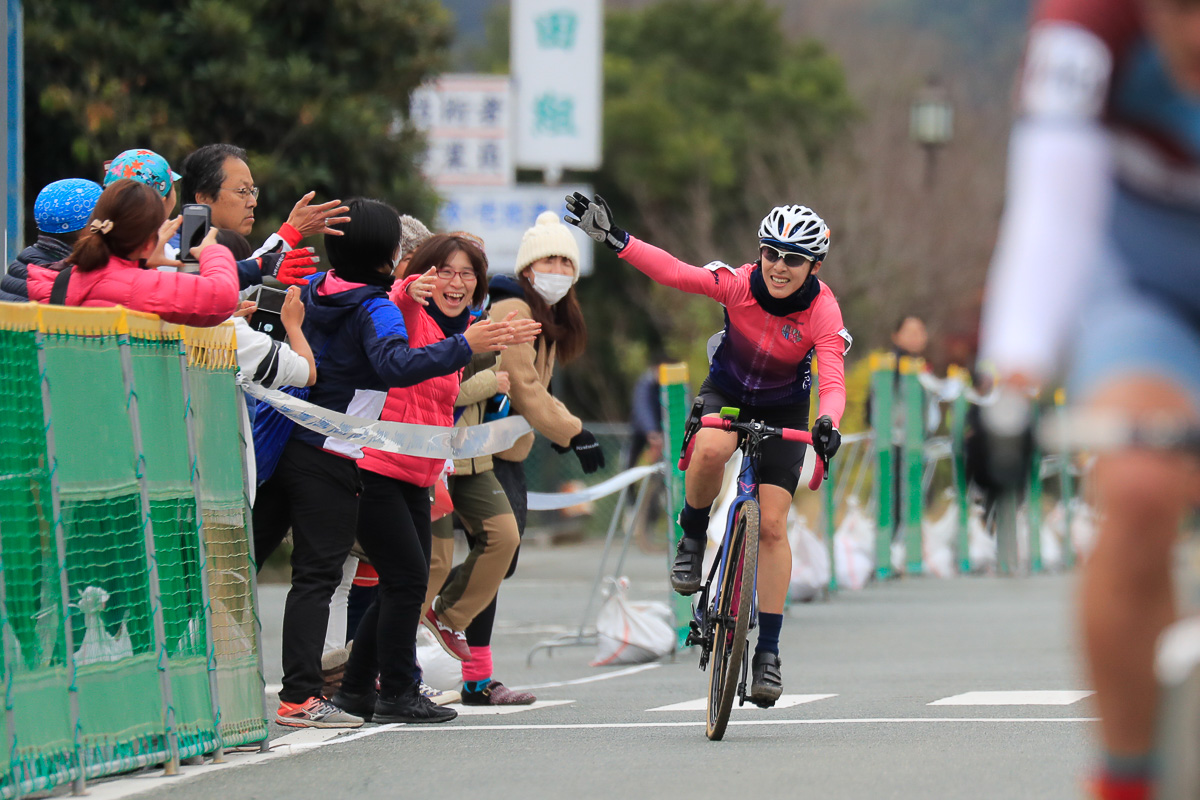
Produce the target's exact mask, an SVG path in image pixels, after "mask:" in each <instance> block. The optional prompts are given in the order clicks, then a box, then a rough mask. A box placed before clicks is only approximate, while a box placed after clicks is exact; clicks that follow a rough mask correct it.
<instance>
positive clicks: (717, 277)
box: [620, 236, 850, 425]
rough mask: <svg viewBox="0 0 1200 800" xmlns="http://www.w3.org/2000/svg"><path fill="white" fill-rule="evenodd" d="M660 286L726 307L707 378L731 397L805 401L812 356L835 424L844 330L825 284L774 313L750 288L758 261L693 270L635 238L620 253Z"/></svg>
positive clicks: (754, 401)
mask: <svg viewBox="0 0 1200 800" xmlns="http://www.w3.org/2000/svg"><path fill="white" fill-rule="evenodd" d="M620 256H621V258H623V259H625V260H626V261H628V262H629V263H630V264H632V265H633V266H635V267H637V268H638V269H639V270H640V271H642V272H644V273H645V274H646V275H648V276H650V277H651V278H653V279H654V280H655V281H657V282H658V283H661V284H663V285H665V286H671V287H674V288H676V289H682V290H683V291H685V292H690V293H692V294H702V295H706V296H708V297H711V298H712V299H714V300H716V301H717V302H718V303H720V304H721V305H723V306H725V333H724V339H723V340H722V342H721V344H720V346H719V347H718V349H717V351H716V353H715V354H714V355H713V359H712V366H711V368H710V370H709V380H710V381H711V382H712V383H713V384H714V385H715V386H716V387H717V389H719V390H720V391H721V392H722V393H723V394H726V395H727V396H729V398H730V399H732V400H736V401H737V402H740V403H743V404H746V405H752V406H762V407H777V406H787V405H793V404H796V403H807V402H808V395H809V389H810V387H811V383H812V376H811V365H812V358H813V355H814V354H815V355H816V358H817V362H818V366H819V368H820V374H821V380H820V387H819V390H818V395H819V398H820V406H819V413H820V414H828V415H829V416H830V417H831V418H832V419H833V424H834V425H838V424H839V423H840V421H841V418H842V413H843V412H844V411H845V408H846V384H845V367H844V364H843V358H844V356H845V354H846V351H847V349H848V348H849V345H850V334H849V333H847V332H846V328H845V326H844V325H843V324H842V311H841V309H840V308H839V307H838V302H837V299H836V298H835V297H834V296H833V292H832V291H830V289H829V287H828V286H826V285H825V284H824V283H821V284H820V291H819V292H818V293H817V296H816V298H815V299H814V300H813V301H812V303H811V304H809V306H808V308H806V309H805V310H803V311H798V312H796V313H793V314H788V315H787V316H776V315H774V314H770V313H768V312H767V311H765V310H764V309H763V308H762V306H760V305H759V304H758V301H757V300H755V298H754V296H753V295H752V294H751V290H750V277H751V275H753V273H754V271H755V270H757V269H758V265H757V264H745V265H743V266H742V267H739V268H738V269H733V268H732V267H728V266H726V265H723V264H722V265H720V266H719V267H716V268H714V267H712V266H710V267H695V266H692V265H690V264H685V263H684V262H682V261H680V260H679V259H677V258H675V257H674V256H672V255H671V254H670V253H667V252H665V251H663V250H660V249H659V248H657V247H654V246H653V245H649V244H647V243H645V242H643V241H641V240H639V239H637V238H635V237H633V236H630V237H629V244H628V245H626V246H625V249H623V250H622V251H621V253H620Z"/></svg>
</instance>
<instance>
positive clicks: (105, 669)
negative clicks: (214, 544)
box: [43, 334, 169, 775]
mask: <svg viewBox="0 0 1200 800" xmlns="http://www.w3.org/2000/svg"><path fill="white" fill-rule="evenodd" d="M43 341H44V351H45V363H46V373H47V383H48V386H49V396H50V409H51V411H50V419H49V424H50V425H51V426H52V427H53V430H54V437H55V460H56V475H57V479H58V491H59V497H60V501H61V509H62V510H61V513H62V518H63V529H64V534H65V543H66V566H67V583H68V592H69V598H70V602H71V611H72V613H71V618H70V625H71V629H72V634H73V641H74V642H75V648H76V649H75V654H74V655H75V664H76V669H77V672H76V687H77V690H78V694H79V740H80V744H81V746H82V748H83V758H84V764H85V770H86V773H87V774H88V775H94V774H103V773H104V772H105V771H107V770H109V769H111V767H112V765H123V766H126V767H135V766H140V765H144V764H151V763H158V762H161V761H164V760H166V759H167V757H168V755H169V752H168V747H169V745H168V741H167V736H166V727H165V715H164V713H163V708H164V706H163V694H162V689H161V685H160V679H159V664H158V661H159V654H158V653H157V652H156V648H155V642H154V622H153V616H152V614H153V612H152V609H151V594H150V574H149V567H150V565H149V562H148V560H147V558H146V544H145V527H144V519H143V515H142V500H141V491H140V488H139V484H138V477H139V475H138V471H137V470H138V469H139V468H140V466H139V458H138V453H137V451H136V450H135V449H134V439H133V428H132V425H131V421H130V416H129V410H128V405H127V399H128V398H127V395H126V390H125V381H124V377H123V373H122V367H121V355H120V350H119V345H118V340H117V337H116V336H112V335H99V336H89V337H82V336H74V335H53V334H52V335H46V336H45V337H44V340H43ZM81 376H87V379H86V381H82V380H80V377H81Z"/></svg>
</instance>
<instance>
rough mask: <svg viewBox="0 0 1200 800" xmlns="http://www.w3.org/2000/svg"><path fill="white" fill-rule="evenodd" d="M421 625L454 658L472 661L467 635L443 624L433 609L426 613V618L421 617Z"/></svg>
mask: <svg viewBox="0 0 1200 800" xmlns="http://www.w3.org/2000/svg"><path fill="white" fill-rule="evenodd" d="M421 624H422V625H424V626H425V627H426V628H428V629H429V632H430V633H432V634H433V638H434V639H437V643H438V644H440V645H441V646H442V649H443V650H445V651H446V652H447V653H449V654H450V656H451V657H452V658H456V659H458V660H459V661H470V660H471V647H470V646H469V645H468V644H467V635H466V634H465V633H463V632H462V631H456V630H454V628H451V627H450V626H449V625H447V624H446V623H444V622H442V621H441V619H439V618H438V615H437V612H436V611H434V610H433V609H432V608H431V609H429V610H428V611H426V612H425V616H423V617H421Z"/></svg>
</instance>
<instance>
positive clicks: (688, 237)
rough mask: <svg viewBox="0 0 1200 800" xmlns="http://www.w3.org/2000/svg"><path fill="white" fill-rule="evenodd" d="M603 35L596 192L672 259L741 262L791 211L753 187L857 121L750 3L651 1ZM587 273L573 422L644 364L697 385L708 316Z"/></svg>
mask: <svg viewBox="0 0 1200 800" xmlns="http://www.w3.org/2000/svg"><path fill="white" fill-rule="evenodd" d="M605 26H606V28H605V63H604V68H605V98H604V168H603V170H602V171H601V172H600V173H599V174H598V175H596V176H595V184H596V187H597V190H598V191H599V192H600V193H601V194H603V195H604V196H605V198H606V199H607V200H609V202H610V203H611V204H612V206H613V210H614V213H615V214H616V215H617V219H618V222H619V223H620V224H621V225H623V226H625V227H627V228H628V229H629V230H630V232H632V233H633V234H634V235H637V236H639V237H641V238H644V239H646V240H648V241H650V242H652V243H654V244H657V245H659V246H662V247H664V248H666V249H668V250H670V251H671V252H672V253H674V254H675V255H677V256H679V257H680V258H684V259H690V260H691V261H692V263H697V264H704V263H707V262H708V261H710V260H712V259H716V258H720V259H722V260H725V261H728V262H729V263H731V264H734V265H740V264H742V263H745V262H746V261H748V260H750V259H751V258H753V257H754V254H755V242H756V238H755V237H756V232H757V230H758V223H759V221H760V220H761V219H762V216H763V214H764V213H766V211H768V210H769V209H770V207H771V205H773V204H776V203H782V202H785V201H787V202H802V201H803V198H787V197H775V196H774V195H773V193H772V192H771V191H770V190H769V188H768V187H766V186H761V185H760V186H759V187H758V189H757V190H756V189H755V186H756V184H762V183H763V180H762V176H764V175H770V174H771V173H772V172H773V171H775V170H780V169H792V168H793V166H794V165H795V164H796V163H797V162H798V161H799V162H800V163H804V164H808V165H813V164H817V163H819V162H820V161H821V159H822V157H823V155H824V154H825V153H826V152H827V151H828V150H829V149H830V148H831V147H832V146H834V145H835V143H836V142H837V141H838V139H839V137H840V136H842V134H843V133H844V132H845V131H846V129H847V128H848V126H849V124H850V123H851V122H852V120H853V119H854V118H855V116H856V110H855V106H854V103H853V101H852V99H851V97H850V94H849V92H848V90H847V88H846V86H845V83H844V79H843V72H842V67H841V65H840V64H839V63H838V61H837V60H836V59H834V58H833V57H831V56H830V55H829V54H828V53H827V52H826V51H825V50H824V49H823V48H822V47H821V46H820V45H819V44H818V43H816V42H812V41H796V40H794V39H792V38H789V37H788V36H787V35H785V32H784V27H783V23H782V20H781V17H780V12H779V11H778V10H777V9H776V8H772V7H770V6H768V5H767V4H766V3H765V2H763V1H762V0H737V2H730V0H662V2H658V3H654V4H652V5H648V6H646V7H644V8H641V9H637V10H629V11H610V12H609V13H608V15H607V17H606V22H605ZM770 183H772V184H774V183H775V181H770ZM596 270H597V275H596V276H595V277H594V278H593V279H591V280H590V281H585V282H584V283H582V284H581V287H582V289H581V293H582V297H583V302H584V304H585V311H586V313H587V318H588V325H589V327H590V328H591V329H592V330H593V331H603V332H604V333H603V335H601V336H597V335H593V337H592V340H591V343H590V345H589V347H588V353H587V355H586V356H585V361H586V362H587V363H585V364H581V365H580V367H578V368H575V369H571V370H568V371H567V372H566V379H567V386H568V388H569V389H571V390H572V391H571V394H573V395H574V396H575V397H577V398H578V399H579V401H580V402H581V403H582V404H584V409H585V413H586V412H588V411H590V412H591V413H594V414H597V415H600V414H613V415H615V414H616V413H619V412H618V411H617V410H616V408H614V407H613V405H612V404H611V403H610V404H608V405H604V406H599V407H597V406H598V404H597V400H598V399H601V398H603V399H605V400H609V399H614V395H615V402H616V403H617V404H618V406H623V405H624V403H625V401H626V397H625V395H626V394H627V388H626V387H628V386H629V385H632V381H633V379H635V378H636V376H637V374H638V372H640V370H641V369H642V365H643V364H644V358H645V356H646V354H647V351H648V350H659V349H665V350H666V351H667V352H668V353H669V354H670V355H671V356H672V357H673V358H675V359H683V360H687V361H689V362H690V363H691V365H692V368H693V370H692V371H693V373H695V375H694V378H695V380H694V381H693V383H696V384H697V385H698V383H699V380H700V378H701V376H702V375H703V374H704V371H705V370H706V357H705V342H706V340H707V339H708V337H709V336H710V335H711V334H712V333H714V332H715V331H717V330H719V329H720V327H721V325H722V317H721V309H720V307H719V306H717V305H716V304H715V303H713V302H712V301H710V300H708V299H707V298H692V297H689V296H686V295H682V294H681V293H679V292H678V291H675V290H672V289H665V288H663V287H658V286H655V285H653V284H652V283H651V282H650V280H649V279H648V278H645V277H644V276H642V275H641V274H640V273H638V272H637V271H636V270H634V269H633V268H632V267H630V266H628V265H626V264H625V263H624V262H621V261H619V260H618V259H616V258H615V257H613V256H611V254H609V253H608V252H607V251H605V252H604V253H600V254H599V257H598V262H597V267H596ZM618 376H619V377H618ZM613 384H619V386H614V385H613ZM589 401H590V402H589ZM602 402H603V401H602ZM589 405H590V406H591V407H590V408H589Z"/></svg>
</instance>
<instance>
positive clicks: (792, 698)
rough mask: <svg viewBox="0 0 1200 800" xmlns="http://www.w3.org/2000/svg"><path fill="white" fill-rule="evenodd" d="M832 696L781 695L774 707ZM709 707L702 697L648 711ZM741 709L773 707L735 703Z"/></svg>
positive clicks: (758, 709) (736, 707) (801, 703)
mask: <svg viewBox="0 0 1200 800" xmlns="http://www.w3.org/2000/svg"><path fill="white" fill-rule="evenodd" d="M830 697H837V695H836V694H785V695H781V696H780V698H779V699H778V700H776V701H775V705H774V706H773V709H780V708H791V707H793V706H799V705H803V704H805V703H815V702H816V701H818V700H827V699H829V698H830ZM706 708H708V698H707V697H701V698H700V699H699V700H685V701H684V702H682V703H672V704H671V705H669V706H659V707H658V708H650V709H647V711H703V710H705V709H706ZM740 709H750V710H752V711H769V710H773V709H765V708H759V707H758V706H756V705H752V704H750V703H747V704H746V705H744V706H738V705H734V707H733V710H734V711H735V712H737V711H738V710H740Z"/></svg>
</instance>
